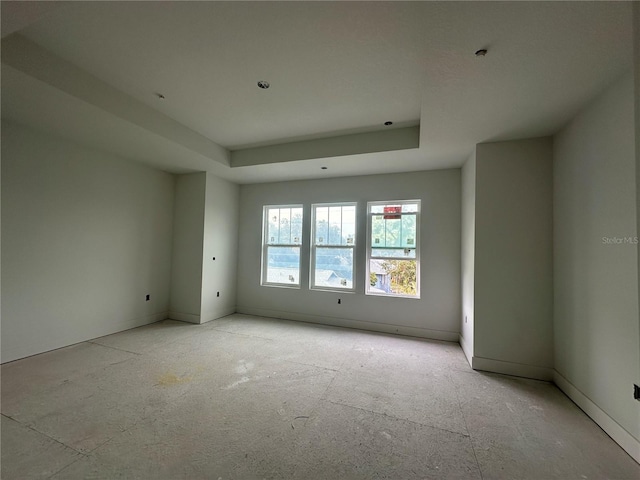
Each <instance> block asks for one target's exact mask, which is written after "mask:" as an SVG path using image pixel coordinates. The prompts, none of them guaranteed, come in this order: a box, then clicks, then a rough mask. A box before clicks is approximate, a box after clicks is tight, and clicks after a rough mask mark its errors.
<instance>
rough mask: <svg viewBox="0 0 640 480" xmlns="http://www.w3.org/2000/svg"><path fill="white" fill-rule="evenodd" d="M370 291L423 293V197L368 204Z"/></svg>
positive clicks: (417, 294) (393, 294)
mask: <svg viewBox="0 0 640 480" xmlns="http://www.w3.org/2000/svg"><path fill="white" fill-rule="evenodd" d="M367 214H368V215H367V216H368V222H367V226H368V232H369V234H368V239H367V282H366V293H367V294H368V295H385V296H396V297H413V298H419V297H420V267H419V266H420V248H419V245H420V242H419V238H418V234H419V232H420V200H404V201H398V202H369V203H368V204H367Z"/></svg>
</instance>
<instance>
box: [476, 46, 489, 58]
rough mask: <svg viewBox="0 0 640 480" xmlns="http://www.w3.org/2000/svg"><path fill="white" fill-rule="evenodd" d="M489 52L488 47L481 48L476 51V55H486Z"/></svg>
mask: <svg viewBox="0 0 640 480" xmlns="http://www.w3.org/2000/svg"><path fill="white" fill-rule="evenodd" d="M486 54H487V49H486V48H481V49H480V50H478V51H477V52H476V57H484V56H485V55H486Z"/></svg>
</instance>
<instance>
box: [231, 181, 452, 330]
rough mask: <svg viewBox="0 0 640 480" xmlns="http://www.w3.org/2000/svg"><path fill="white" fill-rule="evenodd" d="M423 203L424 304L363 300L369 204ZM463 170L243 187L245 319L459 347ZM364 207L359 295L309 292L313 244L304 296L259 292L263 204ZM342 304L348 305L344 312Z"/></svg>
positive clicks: (241, 292) (241, 295) (241, 305)
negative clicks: (342, 203) (257, 317)
mask: <svg viewBox="0 0 640 480" xmlns="http://www.w3.org/2000/svg"><path fill="white" fill-rule="evenodd" d="M418 198H419V199H421V200H422V214H421V222H422V223H421V237H420V248H421V286H420V287H421V298H420V299H419V300H417V299H407V298H381V297H375V296H366V295H364V293H363V292H364V282H365V279H364V273H363V272H364V271H365V256H364V255H365V231H366V202H367V201H372V200H402V199H418ZM460 198H461V190H460V170H459V169H452V170H440V171H431V172H414V173H406V174H392V175H371V176H362V177H348V178H338V179H327V180H311V181H297V182H282V183H271V184H259V185H243V186H241V189H240V238H239V244H240V252H241V255H240V257H239V261H238V306H237V309H238V311H239V312H242V313H252V314H257V315H265V316H272V317H281V318H288V319H293V320H305V321H312V322H321V323H327V324H334V325H342V326H351V327H356V328H364V329H371V330H378V331H387V332H394V333H395V332H397V333H400V334H407V335H416V336H424V337H430V338H440V339H446V340H452V341H457V340H458V337H459V332H460ZM340 201H345V202H347V201H355V202H358V214H359V219H360V221H359V224H358V232H357V233H358V238H359V239H360V240H359V243H358V247H357V250H356V275H357V278H356V287H357V293H355V294H354V293H351V294H350V293H344V292H343V293H333V292H321V291H310V290H309V289H308V288H307V286H308V270H309V268H308V262H309V260H308V258H309V248H308V239H307V238H304V243H305V247H304V248H303V249H302V255H303V265H302V266H303V271H302V274H301V279H302V282H303V286H302V288H301V289H299V290H296V289H289V288H278V287H262V286H260V255H261V243H260V242H261V239H262V230H261V229H262V207H263V205H277V204H291V203H295V204H299V203H302V204H304V206H305V210H304V211H305V230H304V231H305V232H308V225H309V223H310V221H309V215H310V205H311V204H312V203H321V202H340ZM338 298H340V299H341V300H342V304H340V305H338V303H337V300H338Z"/></svg>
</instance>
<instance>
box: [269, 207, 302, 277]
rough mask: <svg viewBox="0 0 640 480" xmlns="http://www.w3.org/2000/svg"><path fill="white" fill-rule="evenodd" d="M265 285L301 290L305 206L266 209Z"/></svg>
mask: <svg viewBox="0 0 640 480" xmlns="http://www.w3.org/2000/svg"><path fill="white" fill-rule="evenodd" d="M262 225H263V233H262V235H263V241H262V285H276V286H285V287H300V246H301V245H302V205H282V206H265V207H264V219H263V223H262Z"/></svg>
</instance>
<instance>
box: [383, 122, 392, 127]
mask: <svg viewBox="0 0 640 480" xmlns="http://www.w3.org/2000/svg"><path fill="white" fill-rule="evenodd" d="M384 124H385V126H387V127H388V126H389V125H393V122H384Z"/></svg>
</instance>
